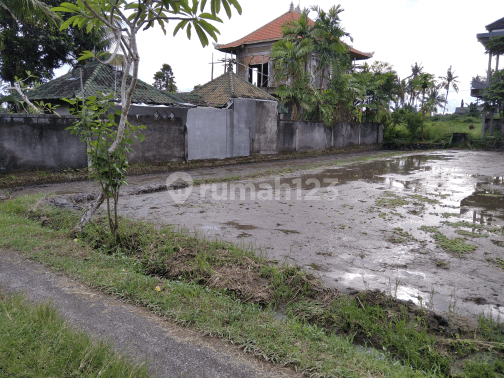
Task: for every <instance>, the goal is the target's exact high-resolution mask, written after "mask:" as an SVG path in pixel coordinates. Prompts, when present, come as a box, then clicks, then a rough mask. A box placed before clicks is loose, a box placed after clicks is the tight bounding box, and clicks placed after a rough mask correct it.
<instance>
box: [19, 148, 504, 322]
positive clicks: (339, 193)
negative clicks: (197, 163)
mask: <svg viewBox="0 0 504 378" xmlns="http://www.w3.org/2000/svg"><path fill="white" fill-rule="evenodd" d="M333 160H334V158H332V159H331V158H330V157H323V158H317V159H315V160H312V162H318V163H320V162H326V163H327V166H326V167H323V168H319V169H316V170H306V171H302V172H291V173H288V174H284V175H282V176H280V175H278V176H269V177H261V178H260V179H255V180H252V179H251V180H241V181H231V182H226V183H214V184H212V185H202V186H194V187H189V188H185V189H182V190H180V191H173V190H168V191H167V190H162V189H163V187H164V186H163V185H165V184H166V179H167V178H168V177H167V176H168V174H165V175H164V176H163V175H158V176H156V175H151V176H144V177H136V178H133V179H132V180H130V186H129V187H128V188H127V189H126V191H125V193H126V192H127V193H130V195H124V196H122V198H121V200H120V209H119V210H120V213H121V214H122V215H125V216H128V217H131V218H135V219H146V220H149V221H153V222H157V223H162V224H173V225H177V226H180V227H186V228H188V229H189V230H190V231H192V232H196V233H198V234H200V235H204V236H206V237H209V238H215V237H217V238H222V239H224V240H229V241H232V242H235V243H236V242H238V243H244V244H245V245H253V246H254V247H256V248H259V249H261V250H262V251H263V252H264V253H265V254H266V255H267V256H268V257H269V258H272V259H275V260H278V261H279V262H280V263H282V262H284V261H285V262H287V263H290V264H297V265H299V266H303V267H304V268H306V270H308V271H312V272H314V273H316V274H317V275H319V276H320V277H321V279H322V280H323V282H324V283H325V284H326V285H329V286H333V287H337V288H338V289H340V290H342V291H346V292H351V291H355V290H362V289H365V288H370V289H375V288H378V289H381V290H384V291H386V292H388V293H390V294H392V295H394V296H395V295H396V296H397V297H399V298H401V299H406V300H412V301H413V302H415V303H417V304H421V305H422V306H427V307H430V308H433V309H434V310H436V311H441V312H444V311H450V310H451V311H453V310H455V311H458V312H459V313H462V314H463V313H465V312H466V311H469V312H471V313H473V314H478V313H481V312H482V311H485V312H486V313H492V314H493V315H498V314H500V315H504V234H503V230H504V177H503V176H504V160H503V154H502V153H498V152H480V151H478V152H476V151H451V150H448V151H438V152H426V153H420V154H416V153H415V154H409V155H404V156H401V157H394V158H387V159H382V160H376V161H372V162H366V163H357V164H352V165H346V166H335V165H332V162H333ZM289 164H295V165H298V164H300V162H299V161H295V162H292V161H286V162H275V163H269V164H268V163H261V164H255V165H254V164H251V165H244V166H231V167H225V168H224V167H222V168H215V169H212V168H205V169H200V170H196V171H191V172H188V173H190V177H182V178H185V179H186V180H188V179H189V178H192V179H201V178H213V177H225V176H234V175H238V174H241V175H244V174H249V173H251V172H254V171H256V170H264V169H268V168H274V169H278V168H285V167H288V166H289ZM176 178H177V176H171V177H169V182H168V184H169V183H171V182H173V181H175V179H176ZM178 181H180V180H178ZM318 185H320V186H318ZM93 188H95V186H94V185H92V184H83V183H76V184H72V183H70V184H56V185H52V186H51V185H50V186H46V187H44V188H40V187H34V188H29V189H27V190H23V191H21V192H20V193H22V192H26V193H28V192H33V191H38V190H43V191H46V192H50V191H52V192H55V193H56V194H58V195H60V196H62V195H70V194H75V193H86V192H91V191H92V190H93ZM151 190H153V191H154V192H152V193H144V192H146V191H147V192H148V191H151ZM58 201H59V202H60V204H61V203H63V204H64V203H65V201H66V199H65V198H62V197H60V198H59V199H58Z"/></svg>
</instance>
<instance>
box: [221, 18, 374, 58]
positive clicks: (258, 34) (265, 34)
mask: <svg viewBox="0 0 504 378" xmlns="http://www.w3.org/2000/svg"><path fill="white" fill-rule="evenodd" d="M299 17H301V14H300V13H298V12H296V11H293V10H290V11H288V12H287V13H284V14H283V15H281V16H280V17H278V18H276V19H274V20H273V21H271V22H269V23H267V24H266V25H264V26H263V27H260V28H259V29H257V30H255V31H253V32H252V33H250V34H248V35H246V36H245V37H243V38H240V39H238V40H236V41H234V42H231V43H227V44H223V45H215V48H216V49H217V50H219V51H222V52H231V51H232V50H233V49H234V48H236V47H238V46H241V45H246V44H252V43H259V42H268V41H278V40H280V39H281V38H282V26H284V25H285V24H287V23H290V22H292V21H293V20H299ZM308 20H309V24H310V25H313V24H314V22H313V21H312V20H310V19H308ZM348 48H349V51H350V55H351V56H352V57H353V58H356V59H358V60H361V59H369V58H371V57H372V56H373V54H369V53H364V52H361V51H359V50H356V49H354V48H353V47H350V46H349V47H348ZM256 64H257V63H256Z"/></svg>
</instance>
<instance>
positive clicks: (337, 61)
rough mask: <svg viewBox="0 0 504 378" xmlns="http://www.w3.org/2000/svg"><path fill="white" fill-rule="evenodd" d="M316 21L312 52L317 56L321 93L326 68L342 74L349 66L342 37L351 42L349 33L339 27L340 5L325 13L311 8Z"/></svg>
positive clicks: (348, 57) (346, 49) (346, 48)
mask: <svg viewBox="0 0 504 378" xmlns="http://www.w3.org/2000/svg"><path fill="white" fill-rule="evenodd" d="M312 10H313V11H315V12H317V20H316V21H315V25H314V26H313V28H312V36H311V37H312V38H313V44H314V52H315V53H316V54H317V60H318V61H317V68H316V69H317V72H318V73H320V93H322V91H323V86H324V79H325V78H326V71H327V70H328V67H331V68H332V72H333V74H337V75H339V74H342V72H344V71H345V70H346V69H347V68H348V67H349V66H350V64H351V59H350V55H349V54H348V47H347V46H346V45H345V44H344V43H343V42H342V41H341V38H342V37H348V38H350V40H352V37H351V36H350V34H349V33H347V32H345V30H344V29H343V27H342V26H341V19H340V18H339V14H340V13H341V12H343V9H342V8H341V6H340V5H338V6H332V7H331V8H330V9H329V12H328V13H326V12H325V11H324V10H323V9H322V8H320V7H317V6H313V7H312Z"/></svg>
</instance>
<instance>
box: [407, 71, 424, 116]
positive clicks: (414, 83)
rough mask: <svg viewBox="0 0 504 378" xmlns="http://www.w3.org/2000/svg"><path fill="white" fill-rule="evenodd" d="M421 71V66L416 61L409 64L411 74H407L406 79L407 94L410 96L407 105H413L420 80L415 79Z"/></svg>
mask: <svg viewBox="0 0 504 378" xmlns="http://www.w3.org/2000/svg"><path fill="white" fill-rule="evenodd" d="M422 72H423V66H422V65H421V63H420V64H418V62H415V64H413V65H412V66H411V75H410V76H408V77H407V78H406V79H409V80H408V94H409V97H410V101H409V105H410V107H413V106H415V100H416V99H417V95H418V92H419V90H420V81H419V80H417V77H418V75H420V74H421V73H422Z"/></svg>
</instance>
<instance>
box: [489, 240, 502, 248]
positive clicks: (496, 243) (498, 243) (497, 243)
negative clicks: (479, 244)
mask: <svg viewBox="0 0 504 378" xmlns="http://www.w3.org/2000/svg"><path fill="white" fill-rule="evenodd" d="M490 241H491V242H492V243H493V244H494V245H496V246H498V247H502V248H504V241H502V240H494V239H492V240H490Z"/></svg>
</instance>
